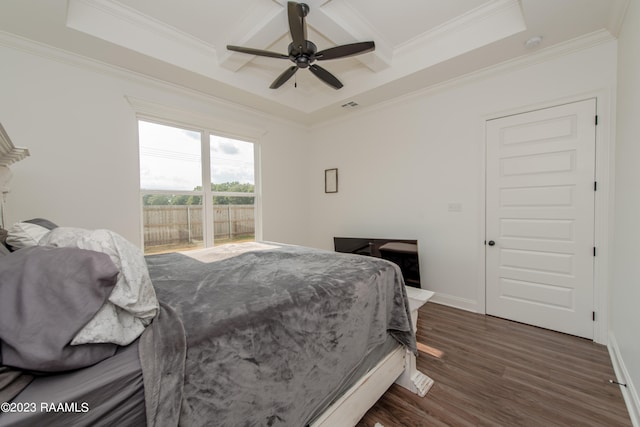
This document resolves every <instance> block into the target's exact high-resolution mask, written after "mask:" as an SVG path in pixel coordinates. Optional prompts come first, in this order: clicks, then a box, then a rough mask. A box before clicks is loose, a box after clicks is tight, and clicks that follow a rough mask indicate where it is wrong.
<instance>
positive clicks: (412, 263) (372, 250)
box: [333, 237, 420, 288]
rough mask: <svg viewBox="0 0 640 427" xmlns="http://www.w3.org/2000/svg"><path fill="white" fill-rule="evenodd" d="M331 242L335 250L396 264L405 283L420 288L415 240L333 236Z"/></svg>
mask: <svg viewBox="0 0 640 427" xmlns="http://www.w3.org/2000/svg"><path fill="white" fill-rule="evenodd" d="M333 244H334V247H335V250H336V252H345V253H353V254H358V255H367V256H373V257H376V258H383V259H386V260H389V261H391V262H394V263H396V264H398V266H399V267H400V270H401V271H402V276H403V277H404V282H405V284H406V285H407V286H413V287H415V288H420V262H419V257H418V241H417V240H402V239H374V238H371V239H369V238H359V237H334V238H333Z"/></svg>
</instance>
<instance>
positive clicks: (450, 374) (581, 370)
mask: <svg viewBox="0 0 640 427" xmlns="http://www.w3.org/2000/svg"><path fill="white" fill-rule="evenodd" d="M416 336H417V338H418V341H419V342H421V343H423V344H425V345H426V346H428V348H427V349H426V350H427V351H426V352H422V353H420V354H419V357H418V359H417V365H418V369H420V370H421V371H422V372H424V373H425V374H427V375H429V376H430V377H431V378H433V379H434V380H435V384H434V385H433V387H432V388H431V390H430V391H429V393H428V394H427V395H426V396H425V397H424V398H420V397H418V396H417V395H415V394H412V393H410V392H409V391H407V390H405V389H403V388H402V387H399V386H396V385H394V386H392V387H391V388H390V389H389V390H388V391H387V392H386V393H385V395H384V396H382V398H380V400H379V401H378V402H377V403H376V405H375V406H374V407H373V408H371V409H370V410H369V412H367V414H366V415H365V416H364V417H363V418H362V420H360V422H359V423H358V427H373V426H374V425H375V423H376V422H377V423H380V424H382V425H383V426H384V427H401V426H408V427H420V426H461V427H466V426H567V425H580V426H594V427H599V426H611V427H615V426H621V427H622V426H631V421H630V419H629V415H628V412H627V409H626V406H625V404H624V400H623V398H622V394H621V393H620V389H619V387H618V386H617V385H612V384H610V383H609V379H615V374H614V372H613V367H612V366H611V359H610V357H609V354H608V351H607V348H606V347H605V346H602V345H599V344H595V343H594V342H592V341H589V340H586V339H583V338H578V337H574V336H570V335H566V334H562V333H558V332H553V331H549V330H546V329H542V328H537V327H534V326H530V325H524V324H521V323H517V322H512V321H509V320H505V319H500V318H497V317H492V316H485V315H481V314H477V313H470V312H467V311H463V310H458V309H454V308H451V307H447V306H443V305H439V304H434V303H429V304H426V305H425V306H423V307H422V308H421V309H420V315H419V318H418V330H417V333H416ZM430 349H431V350H430ZM432 350H436V351H435V352H434V351H432ZM438 351H440V352H442V354H441V355H439V356H438Z"/></svg>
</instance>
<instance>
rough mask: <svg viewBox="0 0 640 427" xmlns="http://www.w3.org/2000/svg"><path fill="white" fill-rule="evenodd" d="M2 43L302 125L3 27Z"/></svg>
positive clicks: (288, 123) (255, 115)
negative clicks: (11, 31) (22, 35)
mask: <svg viewBox="0 0 640 427" xmlns="http://www.w3.org/2000/svg"><path fill="white" fill-rule="evenodd" d="M0 46H4V47H7V48H9V49H13V50H17V51H21V52H24V53H27V54H30V55H34V56H37V57H40V58H45V59H48V60H51V61H55V62H58V63H61V64H65V65H69V66H72V67H76V68H80V69H84V70H88V71H92V72H96V73H100V74H103V75H107V76H110V77H114V78H118V79H123V80H126V81H130V82H133V83H136V84H142V85H145V86H151V87H155V88H157V89H160V90H168V91H171V92H173V93H176V94H180V95H183V96H187V97H190V98H194V99H197V100H200V101H202V102H205V103H207V104H210V105H215V106H217V107H219V108H224V109H228V110H234V111H237V112H238V113H244V114H248V115H251V116H253V117H256V118H258V119H262V120H265V121H267V122H271V123H273V122H276V123H281V124H284V125H286V126H298V125H300V122H299V121H295V120H289V119H286V118H283V117H281V116H278V115H274V114H269V113H268V112H266V111H263V110H260V109H257V108H253V107H249V106H246V105H243V104H239V103H236V102H233V101H229V100H226V99H223V98H219V97H216V96H214V95H209V94H206V93H202V92H200V91H197V90H194V89H189V88H187V87H184V86H181V85H178V84H175V83H170V82H167V81H166V80H162V79H158V78H155V77H151V76H148V75H146V74H142V73H138V72H135V71H131V70H128V69H126V68H122V67H118V66H116V65H112V64H107V63H105V62H102V61H98V60H95V59H92V58H89V57H86V56H83V55H79V54H76V53H73V52H69V51H67V50H64V49H59V48H56V47H53V46H50V45H47V44H44V43H40V42H37V41H34V40H31V39H27V38H24V37H21V36H18V35H15V34H13V33H8V32H5V31H0Z"/></svg>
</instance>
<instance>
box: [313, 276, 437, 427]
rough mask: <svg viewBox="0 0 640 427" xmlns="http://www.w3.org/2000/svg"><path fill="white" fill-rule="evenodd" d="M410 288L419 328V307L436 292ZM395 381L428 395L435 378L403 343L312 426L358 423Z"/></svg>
mask: <svg viewBox="0 0 640 427" xmlns="http://www.w3.org/2000/svg"><path fill="white" fill-rule="evenodd" d="M406 290H407V296H408V298H409V310H410V311H411V321H412V323H413V329H414V330H416V328H417V323H418V309H419V308H420V307H422V306H423V305H424V304H426V303H427V301H429V299H431V297H433V295H434V293H433V292H431V291H427V290H424V289H418V288H411V287H406ZM394 382H395V383H396V384H398V385H400V386H402V387H404V388H406V389H407V390H409V391H411V392H413V393H415V394H417V395H418V396H420V397H424V396H425V395H426V394H427V392H428V391H429V389H430V388H431V386H432V385H433V380H432V379H431V378H429V377H428V376H426V375H425V374H423V373H422V372H420V371H418V369H417V367H416V356H415V354H413V353H411V352H410V351H407V350H406V349H405V348H404V347H402V346H400V345H399V346H398V347H397V348H396V349H395V350H393V351H392V352H391V353H389V354H388V355H387V356H386V357H385V358H384V359H382V360H381V361H380V362H379V363H378V364H377V365H376V366H374V367H373V369H371V370H370V371H369V372H367V374H366V375H365V376H363V377H362V378H360V380H358V382H357V383H356V384H354V385H353V386H352V387H351V388H350V389H349V390H347V391H346V392H345V393H344V394H343V395H342V396H341V397H340V398H339V399H338V400H337V401H336V402H335V403H334V404H333V405H331V406H330V407H329V408H328V409H327V410H326V411H324V412H323V413H322V415H320V416H319V417H318V418H317V419H316V420H315V421H314V422H313V423H312V424H311V427H342V426H344V427H353V426H355V425H356V424H357V423H358V421H360V419H361V418H362V417H363V416H364V414H365V413H366V412H367V411H368V410H369V408H371V407H372V406H373V405H374V404H375V403H376V402H377V401H378V399H379V398H380V397H382V395H383V394H384V393H385V391H387V389H388V388H389V387H391V385H392V384H393V383H394Z"/></svg>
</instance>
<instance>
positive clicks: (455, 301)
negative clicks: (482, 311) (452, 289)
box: [430, 292, 478, 313]
mask: <svg viewBox="0 0 640 427" xmlns="http://www.w3.org/2000/svg"><path fill="white" fill-rule="evenodd" d="M430 302H435V303H436V304H442V305H448V306H449V307H453V308H459V309H461V310H466V311H471V312H473V313H478V303H477V302H476V301H474V300H470V299H466V298H460V297H456V296H453V295H447V294H443V293H441V292H436V293H435V295H434V296H433V297H432V298H431V299H430Z"/></svg>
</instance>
